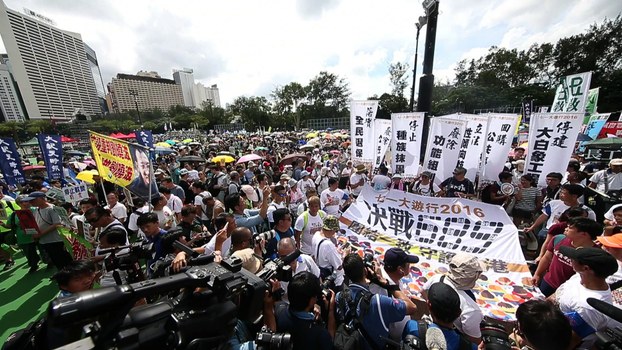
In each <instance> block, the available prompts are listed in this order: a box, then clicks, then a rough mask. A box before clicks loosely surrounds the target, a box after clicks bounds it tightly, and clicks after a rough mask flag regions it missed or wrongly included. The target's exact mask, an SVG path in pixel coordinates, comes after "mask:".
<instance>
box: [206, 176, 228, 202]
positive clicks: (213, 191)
mask: <svg viewBox="0 0 622 350" xmlns="http://www.w3.org/2000/svg"><path fill="white" fill-rule="evenodd" d="M223 176H225V174H224V173H220V174H219V175H218V176H212V178H211V179H210V180H209V182H208V183H207V191H208V192H209V193H211V194H212V197H217V196H218V194H219V193H220V190H219V189H216V188H214V186H216V185H218V179H220V178H221V177H223Z"/></svg>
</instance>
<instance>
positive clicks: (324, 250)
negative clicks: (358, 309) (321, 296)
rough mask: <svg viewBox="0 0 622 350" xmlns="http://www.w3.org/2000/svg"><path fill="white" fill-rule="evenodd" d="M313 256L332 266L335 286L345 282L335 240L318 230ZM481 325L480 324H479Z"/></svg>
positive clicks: (320, 264) (320, 265)
mask: <svg viewBox="0 0 622 350" xmlns="http://www.w3.org/2000/svg"><path fill="white" fill-rule="evenodd" d="M323 239H326V241H325V242H324V243H322V245H320V246H319V247H320V250H319V256H315V254H316V253H317V251H318V245H319V244H320V242H321V241H322V240H323ZM312 242H313V256H314V257H315V261H316V262H317V266H318V267H325V268H330V267H332V270H333V275H335V286H340V285H342V284H343V278H344V273H343V268H342V267H341V265H342V259H341V255H340V254H339V252H338V251H337V247H335V245H334V244H333V242H332V241H331V240H330V239H328V238H325V237H323V236H322V234H321V232H317V233H316V234H315V235H313V241H312ZM478 325H479V324H478Z"/></svg>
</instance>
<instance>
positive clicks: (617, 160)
mask: <svg viewBox="0 0 622 350" xmlns="http://www.w3.org/2000/svg"><path fill="white" fill-rule="evenodd" d="M609 165H622V158H615V159H612V160H611V161H610V162H609Z"/></svg>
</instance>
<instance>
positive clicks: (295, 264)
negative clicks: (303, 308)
mask: <svg viewBox="0 0 622 350" xmlns="http://www.w3.org/2000/svg"><path fill="white" fill-rule="evenodd" d="M295 251H296V241H295V240H294V239H293V238H290V237H288V238H283V239H281V240H280V241H279V244H278V245H277V252H278V257H279V258H284V257H286V256H288V255H290V254H291V253H293V252H295ZM290 266H291V267H292V273H293V274H294V275H296V274H298V273H299V272H304V271H307V272H310V273H312V274H313V275H315V276H316V277H318V278H319V277H320V268H319V267H318V266H317V264H316V263H315V261H313V258H312V257H311V256H309V255H307V254H300V256H299V257H298V259H296V260H294V261H292V263H291V264H290ZM288 284H289V282H283V281H281V288H283V290H284V291H286V293H285V295H283V298H282V300H283V301H286V302H287V301H288V294H287V290H288V289H287V285H288Z"/></svg>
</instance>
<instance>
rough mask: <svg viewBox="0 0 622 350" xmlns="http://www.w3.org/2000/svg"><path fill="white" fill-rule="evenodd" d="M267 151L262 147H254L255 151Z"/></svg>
mask: <svg viewBox="0 0 622 350" xmlns="http://www.w3.org/2000/svg"><path fill="white" fill-rule="evenodd" d="M267 150H268V148H267V147H263V146H259V147H255V151H267Z"/></svg>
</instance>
